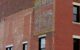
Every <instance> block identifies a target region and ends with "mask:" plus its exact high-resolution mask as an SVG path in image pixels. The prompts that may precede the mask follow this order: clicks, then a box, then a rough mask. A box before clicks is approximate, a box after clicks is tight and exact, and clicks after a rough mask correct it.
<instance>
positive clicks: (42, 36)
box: [38, 34, 46, 38]
mask: <svg viewBox="0 0 80 50" xmlns="http://www.w3.org/2000/svg"><path fill="white" fill-rule="evenodd" d="M41 37H46V34H44V35H40V36H38V38H41Z"/></svg>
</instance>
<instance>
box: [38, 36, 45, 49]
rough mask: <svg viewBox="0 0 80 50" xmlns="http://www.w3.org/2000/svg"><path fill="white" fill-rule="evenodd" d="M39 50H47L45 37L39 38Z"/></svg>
mask: <svg viewBox="0 0 80 50" xmlns="http://www.w3.org/2000/svg"><path fill="white" fill-rule="evenodd" d="M39 50H45V37H41V38H39Z"/></svg>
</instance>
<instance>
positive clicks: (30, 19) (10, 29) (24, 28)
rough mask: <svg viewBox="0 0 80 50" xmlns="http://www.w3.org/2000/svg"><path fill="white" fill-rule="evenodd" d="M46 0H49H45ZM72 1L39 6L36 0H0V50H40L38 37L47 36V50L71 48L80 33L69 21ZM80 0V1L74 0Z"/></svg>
mask: <svg viewBox="0 0 80 50" xmlns="http://www.w3.org/2000/svg"><path fill="white" fill-rule="evenodd" d="M48 1H49V0H48ZM72 2H73V0H50V2H47V3H46V4H44V2H43V3H42V4H43V5H39V6H40V7H36V6H38V5H37V4H39V3H36V2H35V0H34V1H33V0H6V1H5V0H1V1H0V50H6V46H8V45H11V44H13V50H23V42H25V41H28V50H39V36H40V35H44V34H45V35H46V48H45V49H46V50H73V37H72V36H73V35H80V26H79V24H74V23H73V22H72V16H73V14H72V13H73V12H72V11H73V4H72ZM74 2H78V3H79V2H80V0H77V1H74Z"/></svg>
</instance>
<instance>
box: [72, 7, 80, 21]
mask: <svg viewBox="0 0 80 50" xmlns="http://www.w3.org/2000/svg"><path fill="white" fill-rule="evenodd" d="M73 21H74V22H80V20H79V6H74V7H73Z"/></svg>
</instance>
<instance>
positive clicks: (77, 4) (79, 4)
mask: <svg viewBox="0 0 80 50" xmlns="http://www.w3.org/2000/svg"><path fill="white" fill-rule="evenodd" d="M72 4H73V5H76V6H80V3H77V2H73V3H72Z"/></svg>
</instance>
